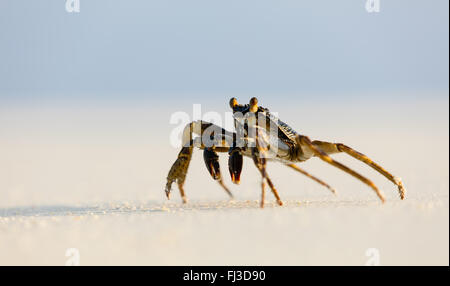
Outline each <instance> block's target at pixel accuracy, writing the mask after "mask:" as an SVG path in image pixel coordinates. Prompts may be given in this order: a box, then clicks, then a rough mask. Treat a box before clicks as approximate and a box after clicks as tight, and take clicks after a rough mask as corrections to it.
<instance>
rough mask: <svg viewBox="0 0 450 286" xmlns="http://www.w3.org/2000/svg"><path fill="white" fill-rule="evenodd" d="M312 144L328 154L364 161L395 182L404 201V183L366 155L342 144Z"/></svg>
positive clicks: (316, 142) (314, 142)
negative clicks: (343, 155)
mask: <svg viewBox="0 0 450 286" xmlns="http://www.w3.org/2000/svg"><path fill="white" fill-rule="evenodd" d="M312 144H314V146H316V147H319V148H320V149H322V150H324V151H325V152H327V153H328V154H334V153H340V152H345V153H347V154H348V155H350V156H352V157H353V158H356V159H358V160H359V161H362V162H364V163H366V164H367V165H369V166H370V167H372V168H373V169H375V170H376V171H378V172H379V173H380V174H382V175H383V176H385V177H386V178H387V179H388V180H389V181H391V182H393V183H394V184H395V185H396V186H397V187H398V192H399V195H400V198H401V199H402V200H403V199H404V198H405V188H404V187H403V184H402V181H401V179H400V178H399V177H396V176H393V175H392V174H391V173H389V172H388V171H386V170H385V169H384V168H383V167H381V166H380V165H378V164H377V163H375V162H374V161H372V159H370V158H369V157H367V156H366V155H364V154H362V153H360V152H358V151H356V150H354V149H352V148H350V147H348V146H346V145H344V144H341V143H330V142H323V141H317V140H316V141H313V142H312Z"/></svg>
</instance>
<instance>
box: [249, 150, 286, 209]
mask: <svg viewBox="0 0 450 286" xmlns="http://www.w3.org/2000/svg"><path fill="white" fill-rule="evenodd" d="M253 161H254V162H255V165H256V168H258V170H259V171H260V172H261V176H262V183H261V187H262V188H261V197H262V198H264V192H265V189H264V187H265V185H264V180H266V181H267V184H268V185H269V187H270V189H271V191H272V193H273V195H274V196H275V198H276V199H277V203H278V204H279V205H280V206H282V205H283V201H281V198H280V196H279V195H278V191H277V189H275V186H274V185H273V183H272V180H270V178H269V175H268V174H267V172H266V159H265V158H259V157H258V155H257V154H254V155H253ZM261 207H264V201H263V200H261Z"/></svg>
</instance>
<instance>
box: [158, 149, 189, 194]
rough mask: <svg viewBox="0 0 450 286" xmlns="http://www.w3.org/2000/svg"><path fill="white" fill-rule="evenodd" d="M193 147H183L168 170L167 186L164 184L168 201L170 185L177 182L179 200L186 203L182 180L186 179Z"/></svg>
mask: <svg viewBox="0 0 450 286" xmlns="http://www.w3.org/2000/svg"><path fill="white" fill-rule="evenodd" d="M192 151H193V146H192V145H190V146H188V147H183V148H182V149H181V151H180V153H179V154H178V158H177V160H176V161H175V163H173V165H172V167H171V168H170V171H169V174H168V175H167V184H166V190H165V191H166V196H167V198H168V199H170V191H171V189H172V183H173V182H175V181H176V182H177V184H178V189H179V190H180V195H181V199H182V200H183V203H186V202H187V200H186V195H185V194H184V189H183V185H184V180H185V179H186V174H187V170H188V168H189V163H190V162H191V157H192Z"/></svg>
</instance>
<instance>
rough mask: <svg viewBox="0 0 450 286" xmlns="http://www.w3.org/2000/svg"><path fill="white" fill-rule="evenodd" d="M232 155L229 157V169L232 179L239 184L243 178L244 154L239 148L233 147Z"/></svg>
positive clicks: (230, 152)
mask: <svg viewBox="0 0 450 286" xmlns="http://www.w3.org/2000/svg"><path fill="white" fill-rule="evenodd" d="M229 154H230V157H229V158H228V170H229V171H230V176H231V181H233V183H235V184H239V182H240V180H241V171H242V162H243V159H242V154H241V151H240V149H239V148H232V149H230V151H229Z"/></svg>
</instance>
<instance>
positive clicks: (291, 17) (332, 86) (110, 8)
mask: <svg viewBox="0 0 450 286" xmlns="http://www.w3.org/2000/svg"><path fill="white" fill-rule="evenodd" d="M364 4H365V0H341V1H335V0H320V1H318V0H309V1H299V0H281V1H280V0H227V1H225V0H214V1H212V0H189V1H186V0H158V1H156V0H81V13H78V14H69V13H67V12H66V11H65V1H64V0H39V1H34V0H1V1H0V43H1V44H0V99H11V98H21V97H29V96H32V97H35V98H36V97H39V96H42V97H44V96H49V95H51V96H56V97H61V98H65V97H77V96H78V97H82V96H83V95H85V94H89V96H93V94H94V96H95V97H97V98H99V99H102V98H108V97H109V98H111V97H118V98H120V99H125V100H126V99H129V98H131V97H133V96H135V97H142V96H144V97H151V96H154V95H155V94H176V96H175V97H177V96H179V97H182V96H183V94H199V95H207V94H224V93H226V94H233V93H237V94H242V93H249V94H258V93H265V94H295V93H301V94H306V93H321V94H337V93H339V94H346V93H349V94H350V93H361V94H369V93H370V94H376V93H380V94H381V93H386V92H387V93H391V94H392V92H399V93H398V94H399V96H401V95H400V94H405V93H406V94H408V93H409V92H415V91H420V92H427V91H438V92H439V93H440V94H441V96H442V94H443V95H444V96H447V94H446V92H447V91H448V76H449V72H448V71H449V65H448V63H449V28H448V27H449V15H448V8H449V7H448V6H449V1H448V0H433V1H426V0H420V1H419V0H417V1H411V0H381V12H380V13H371V14H369V13H367V12H366V10H365V8H364ZM424 94H425V93H424ZM169 99H173V98H169Z"/></svg>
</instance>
